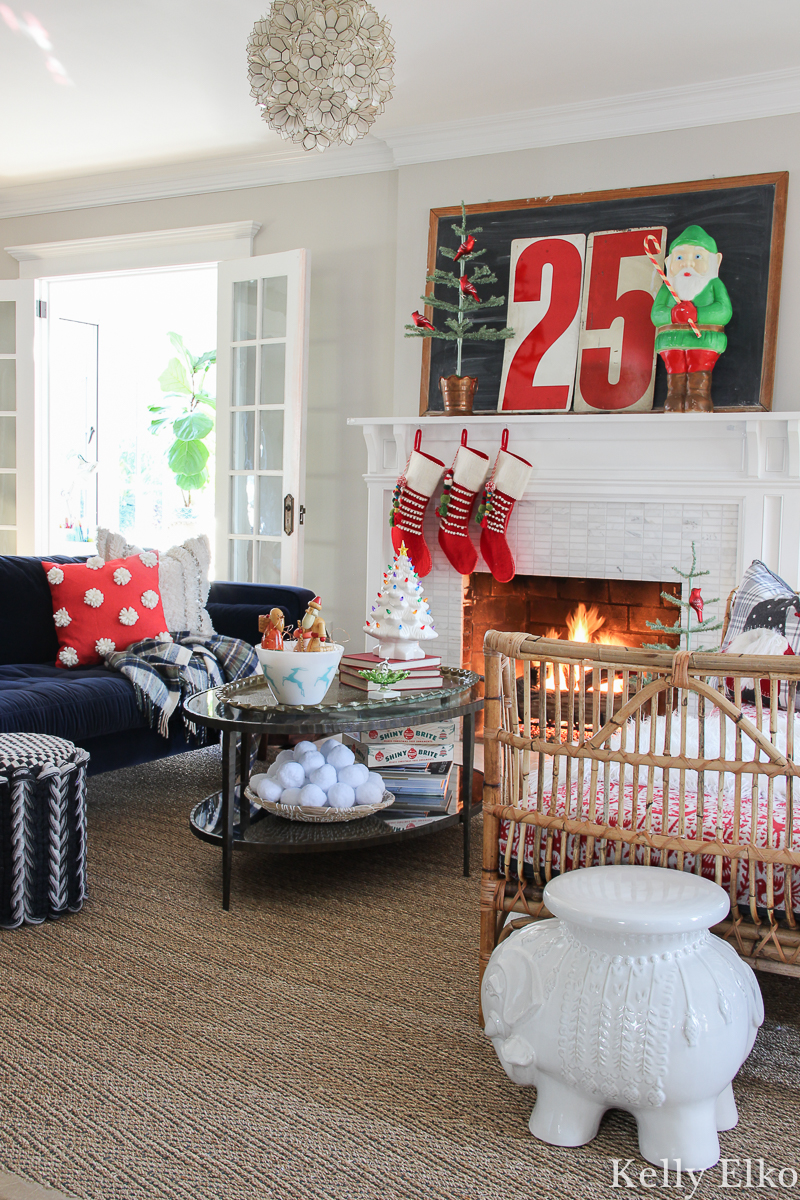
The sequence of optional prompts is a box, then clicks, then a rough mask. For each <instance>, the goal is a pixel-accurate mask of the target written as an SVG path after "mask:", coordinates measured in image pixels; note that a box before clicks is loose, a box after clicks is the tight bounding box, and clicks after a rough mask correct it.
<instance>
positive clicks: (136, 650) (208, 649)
mask: <svg viewBox="0 0 800 1200" xmlns="http://www.w3.org/2000/svg"><path fill="white" fill-rule="evenodd" d="M105 665H106V666H107V667H108V669H109V670H110V671H119V672H121V674H123V675H124V676H125V677H126V678H127V679H130V681H131V683H132V684H133V690H134V691H135V693H136V702H137V704H138V705H139V708H140V710H141V711H142V712H143V713H144V715H145V716H146V717H147V719H148V721H149V723H150V726H151V728H156V727H157V728H158V732H159V733H160V734H161V735H162V737H169V728H168V727H169V722H170V718H171V716H172V714H173V713H174V712H175V709H176V708H177V707H178V705H179V704H180V703H181V702H182V701H183V700H187V699H188V698H189V696H192V695H194V693H195V692H203V691H205V690H206V689H207V688H212V687H219V686H220V684H223V683H232V682H233V681H234V680H235V679H244V678H245V677H246V676H248V675H255V674H257V673H258V670H259V666H258V657H257V655H256V652H255V650H254V649H253V647H252V646H250V645H248V644H247V642H242V641H240V640H239V639H238V638H229V637H224V636H223V635H222V634H221V633H214V634H212V635H211V636H210V637H201V636H200V635H198V634H189V633H175V634H173V637H172V641H171V642H160V641H158V639H157V638H145V639H144V640H143V641H141V642H134V643H133V645H131V646H128V649H127V650H121V651H119V652H117V653H115V654H109V655H107V656H106V659H105ZM183 723H184V728H185V729H186V732H187V735H189V736H190V737H192V738H194V739H195V740H196V741H200V742H202V741H204V740H205V738H204V730H202V729H198V728H197V726H195V725H194V724H193V723H192V722H191V721H188V720H187V719H186V716H185V714H184V717H183Z"/></svg>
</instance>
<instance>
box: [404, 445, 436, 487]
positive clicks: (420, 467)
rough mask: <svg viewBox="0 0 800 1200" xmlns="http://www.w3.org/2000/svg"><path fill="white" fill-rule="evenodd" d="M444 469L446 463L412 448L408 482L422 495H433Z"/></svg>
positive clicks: (407, 474)
mask: <svg viewBox="0 0 800 1200" xmlns="http://www.w3.org/2000/svg"><path fill="white" fill-rule="evenodd" d="M443 470H444V463H441V462H439V460H438V458H429V457H428V455H427V454H420V452H419V450H412V451H411V461H410V462H409V464H408V470H407V471H406V484H407V485H408V487H410V488H411V490H412V491H414V492H418V493H419V495H420V496H428V497H431V496H432V495H433V493H434V492H435V491H436V487H437V485H438V483H439V480H440V479H441V478H442V471H443Z"/></svg>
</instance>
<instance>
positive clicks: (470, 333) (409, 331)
mask: <svg viewBox="0 0 800 1200" xmlns="http://www.w3.org/2000/svg"><path fill="white" fill-rule="evenodd" d="M451 228H452V230H453V233H455V235H456V237H457V238H458V241H459V246H458V249H457V250H452V249H451V248H450V247H449V246H440V247H439V253H440V254H441V255H442V257H443V258H446V259H450V260H451V261H452V263H453V266H454V267H455V266H456V264H458V267H457V269H455V270H449V271H442V270H439V269H438V268H435V269H434V270H433V272H432V273H431V274H430V275H426V276H425V278H426V279H427V281H428V283H432V284H433V285H434V287H435V288H436V289H437V290H438V292H439V294H438V295H435V294H432V295H430V296H421V297H420V299H421V300H422V301H423V303H424V304H427V305H430V307H431V308H433V309H439V310H440V311H441V312H445V313H449V314H450V315H449V316H447V317H446V318H445V320H444V328H437V327H436V326H435V325H434V324H433V323H432V322H431V321H429V320H428V318H427V317H424V316H422V315H421V314H420V313H418V312H413V313H412V314H411V317H412V320H413V322H414V324H413V325H406V326H405V330H406V333H405V336H406V337H422V338H441V339H442V340H443V341H446V342H455V343H456V347H457V350H456V375H460V374H461V352H462V347H463V344H464V342H502V341H505V340H506V339H507V338H513V337H514V333H515V331H514V330H513V329H512V328H511V326H510V325H506V326H505V327H504V328H503V329H495V328H493V327H492V326H490V325H476V323H475V321H474V320H472V316H473V315H474V314H475V313H477V312H478V311H484V310H486V309H487V308H501V307H502V306H503V305H504V304H505V302H506V298H505V296H489V297H487V298H486V299H481V297H480V295H479V293H478V288H483V287H487V286H488V285H489V284H492V283H497V276H496V275H495V274H494V272H493V271H492V270H491V268H490V267H487V266H486V264H485V263H476V261H475V260H476V259H478V258H480V257H481V255H483V254H485V253H486V250H485V249H484V250H476V249H475V234H476V233H482V232H483V229H482V227H481V226H480V225H476V226H475V228H474V229H468V228H467V209H466V206H465V204H464V202H463V200H462V202H461V224H460V225H453V226H452V227H451ZM444 289H450V290H451V291H454V292H455V293H456V302H455V303H454V302H453V301H452V300H445V299H444V298H443V297H442V295H441V292H442V291H443V290H444Z"/></svg>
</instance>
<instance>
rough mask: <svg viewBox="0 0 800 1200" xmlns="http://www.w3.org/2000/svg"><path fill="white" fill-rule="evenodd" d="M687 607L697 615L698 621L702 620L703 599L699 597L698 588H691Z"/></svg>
mask: <svg viewBox="0 0 800 1200" xmlns="http://www.w3.org/2000/svg"><path fill="white" fill-rule="evenodd" d="M689 607H690V608H693V609H694V611H695V612H696V613H697V619H698V621H702V619H703V597H702V596H701V595H700V588H692V590H691V592H690V593H689Z"/></svg>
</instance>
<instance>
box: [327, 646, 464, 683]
mask: <svg viewBox="0 0 800 1200" xmlns="http://www.w3.org/2000/svg"><path fill="white" fill-rule="evenodd" d="M384 661H385V660H384V659H382V658H380V657H379V656H378V655H377V654H367V653H365V654H344V655H343V656H342V660H341V662H340V663H339V679H340V680H341V681H342V683H346V684H347V686H348V687H353V688H358V689H359V690H360V691H362V692H370V691H377V690H378V689H379V687H380V685H379V684H377V683H370V682H369V680H368V679H362V678H361V676H360V675H359V674H358V672H359V671H372V670H375V668H376V667H379V666H380V665H381V663H382V662H384ZM388 663H389V667H390V669H391V670H392V671H408V672H409V675H408V678H407V679H401V680H399V682H398V683H393V684H392V691H398V692H427V691H429V690H430V689H431V688H438V687H441V686H442V660H441V658H437V657H436V655H431V654H428V655H426V656H425V658H411V659H399V658H398V659H395V658H390V659H389V660H388Z"/></svg>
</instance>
